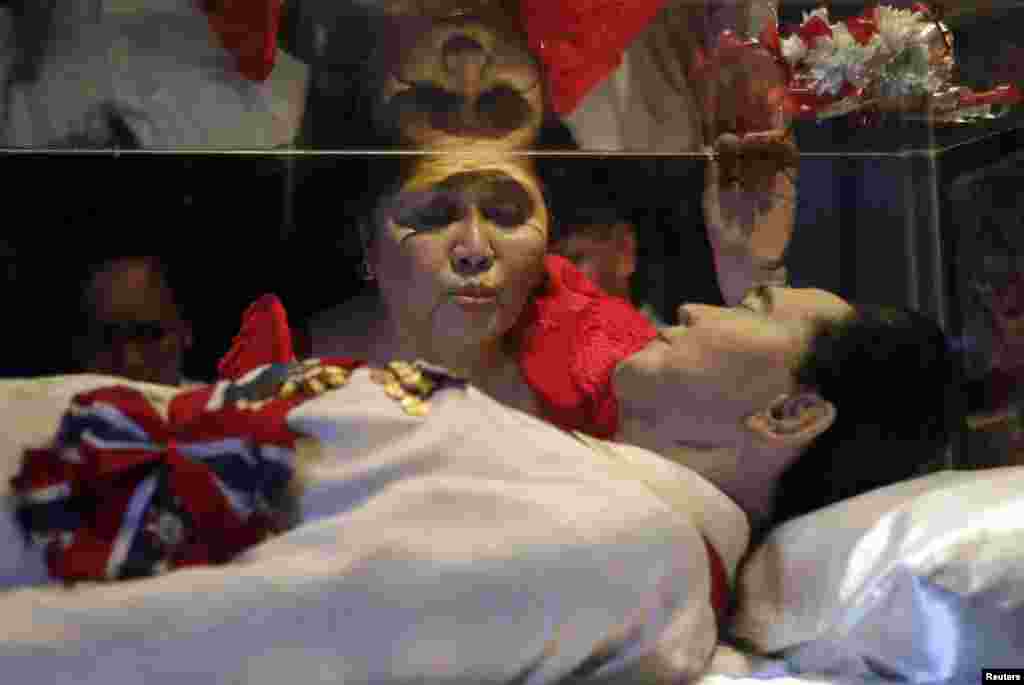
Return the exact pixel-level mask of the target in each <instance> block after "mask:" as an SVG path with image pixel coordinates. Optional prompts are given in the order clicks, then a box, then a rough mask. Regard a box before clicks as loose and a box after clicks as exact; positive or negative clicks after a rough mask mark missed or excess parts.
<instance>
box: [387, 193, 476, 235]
mask: <svg viewBox="0 0 1024 685" xmlns="http://www.w3.org/2000/svg"><path fill="white" fill-rule="evenodd" d="M462 214H463V208H462V207H461V205H460V204H459V203H458V201H457V200H456V199H455V198H453V197H450V196H448V195H436V196H434V197H432V198H430V199H429V200H428V201H426V202H422V203H412V204H410V205H409V206H407V207H402V208H400V209H399V210H398V211H397V212H395V216H394V222H395V223H396V224H398V225H399V226H404V227H406V228H412V229H415V230H417V231H431V230H436V229H438V228H444V227H445V226H448V225H451V224H453V223H455V222H456V221H458V220H459V219H460V218H461V217H462Z"/></svg>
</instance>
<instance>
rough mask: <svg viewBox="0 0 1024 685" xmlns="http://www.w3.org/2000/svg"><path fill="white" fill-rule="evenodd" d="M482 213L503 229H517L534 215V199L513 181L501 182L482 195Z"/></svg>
mask: <svg viewBox="0 0 1024 685" xmlns="http://www.w3.org/2000/svg"><path fill="white" fill-rule="evenodd" d="M481 196H482V197H481V198H480V204H479V209H480V213H481V214H482V215H483V217H484V218H485V219H487V220H488V221H490V222H492V223H494V224H496V225H498V226H501V227H502V228H516V227H518V226H522V225H523V224H525V223H527V222H528V221H529V220H530V218H531V217H533V214H534V203H533V198H531V197H530V194H529V193H528V192H527V191H526V189H525V188H523V186H521V185H520V184H518V183H516V182H515V181H514V180H512V179H508V180H501V181H498V182H496V183H494V184H493V185H491V186H490V187H489V188H487V190H486V191H484V192H483V193H481Z"/></svg>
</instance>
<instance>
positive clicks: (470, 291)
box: [452, 288, 498, 309]
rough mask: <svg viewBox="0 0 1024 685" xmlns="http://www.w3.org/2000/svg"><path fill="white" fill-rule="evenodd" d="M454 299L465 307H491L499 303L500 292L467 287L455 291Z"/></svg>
mask: <svg viewBox="0 0 1024 685" xmlns="http://www.w3.org/2000/svg"><path fill="white" fill-rule="evenodd" d="M452 301H453V302H455V304H456V305H458V306H459V307H461V308H463V309H489V308H492V307H494V306H495V305H497V303H498V293H497V292H496V291H494V290H488V289H485V288H466V289H463V290H456V291H455V292H453V293H452Z"/></svg>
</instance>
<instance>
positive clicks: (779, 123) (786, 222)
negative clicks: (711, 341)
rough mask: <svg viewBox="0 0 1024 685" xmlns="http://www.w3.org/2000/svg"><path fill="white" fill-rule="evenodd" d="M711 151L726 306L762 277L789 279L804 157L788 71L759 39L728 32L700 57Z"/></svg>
mask: <svg viewBox="0 0 1024 685" xmlns="http://www.w3.org/2000/svg"><path fill="white" fill-rule="evenodd" d="M698 62H699V66H698V68H697V72H696V74H695V84H696V85H697V88H698V93H699V94H700V101H701V102H702V106H703V125H704V135H705V140H707V141H711V142H710V144H709V145H708V147H707V148H706V149H707V150H708V151H709V152H710V153H711V154H712V157H711V160H710V162H709V163H708V168H707V175H706V177H705V190H704V217H705V223H706V225H707V228H708V237H709V239H710V241H711V244H712V247H713V248H714V251H715V261H716V267H717V270H718V278H719V284H720V286H721V289H722V294H723V295H724V297H725V300H726V302H727V303H729V304H734V303H735V302H738V301H739V300H740V299H741V298H742V297H743V294H744V293H745V292H746V291H747V289H748V288H749V287H750V286H752V285H754V284H756V283H759V282H784V280H785V277H784V270H783V268H782V262H783V258H784V256H785V252H786V248H787V246H788V245H789V240H790V238H791V237H792V233H793V220H794V214H795V207H796V177H797V165H798V163H799V154H798V151H797V148H796V144H795V142H794V140H793V135H792V132H791V131H790V130H789V128H788V122H787V121H786V115H785V109H784V99H785V93H786V87H787V76H786V72H785V69H784V68H783V67H782V66H781V65H780V64H779V63H778V62H777V61H776V59H775V57H774V55H772V54H771V53H770V52H768V50H766V49H765V48H763V47H762V46H760V45H759V44H758V43H756V42H751V41H740V40H739V39H737V38H736V37H735V36H732V35H731V34H725V35H723V36H722V38H721V39H720V41H719V45H718V47H717V48H716V50H715V51H714V52H713V53H712V54H711V55H710V57H706V58H702V59H700V60H698Z"/></svg>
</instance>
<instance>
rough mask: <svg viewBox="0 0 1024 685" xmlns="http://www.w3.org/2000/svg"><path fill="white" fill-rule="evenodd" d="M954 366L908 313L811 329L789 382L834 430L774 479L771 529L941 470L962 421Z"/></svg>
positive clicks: (870, 314)
mask: <svg viewBox="0 0 1024 685" xmlns="http://www.w3.org/2000/svg"><path fill="white" fill-rule="evenodd" d="M961 366H962V365H961V363H960V360H959V358H958V357H957V356H956V355H955V352H954V351H953V350H952V349H951V347H950V345H949V344H948V340H947V338H946V336H945V334H944V333H943V332H942V330H941V329H940V328H939V326H938V324H937V323H936V322H935V321H933V320H932V319H930V318H928V317H926V316H924V315H922V314H920V313H918V312H915V311H912V310H909V309H900V308H895V307H881V306H860V307H858V308H857V312H856V314H854V315H853V316H851V317H850V318H847V319H842V320H836V321H828V322H823V323H822V324H820V327H819V329H818V330H817V332H816V334H815V336H814V338H813V339H812V342H811V345H810V349H809V352H808V354H807V355H806V356H805V357H804V359H803V361H802V363H801V364H800V365H799V367H798V368H797V370H796V373H795V376H796V380H797V382H798V383H800V384H801V385H802V386H804V387H807V388H813V389H815V390H816V391H817V392H818V393H819V394H820V395H821V396H822V397H823V398H824V399H826V400H828V401H830V402H832V403H833V404H834V405H835V407H836V420H835V423H834V424H833V425H832V426H831V427H830V428H829V429H828V430H826V431H825V432H824V433H822V435H821V436H819V437H818V438H817V439H816V440H815V441H814V442H813V443H812V444H811V446H810V447H809V448H808V449H807V450H806V451H805V452H804V453H803V454H802V455H801V456H800V458H799V459H798V460H797V461H796V462H795V463H793V464H792V465H791V466H790V467H789V468H788V469H787V470H786V471H784V472H783V474H782V477H781V478H780V481H779V486H778V488H777V490H776V496H775V511H774V519H775V521H776V522H782V521H785V520H787V519H790V518H793V517H796V516H800V515H802V514H805V513H807V512H810V511H813V510H815V509H819V508H821V507H824V506H827V505H829V504H832V503H834V502H837V501H839V500H842V499H846V498H848V497H853V496H854V495H858V494H860V493H863V492H866V491H868V490H872V489H875V488H878V487H881V486H884V485H888V484H890V483H895V482H897V481H901V480H905V479H908V478H912V477H914V476H916V475H920V474H922V473H924V472H926V471H927V470H929V469H930V468H934V467H935V466H936V464H940V463H941V461H942V457H943V456H944V454H945V450H946V448H947V447H948V446H949V444H950V442H951V441H952V440H953V439H954V438H955V436H956V435H958V434H959V431H960V430H961V427H962V423H963V420H964V410H963V394H962V376H963V374H962V368H961Z"/></svg>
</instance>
